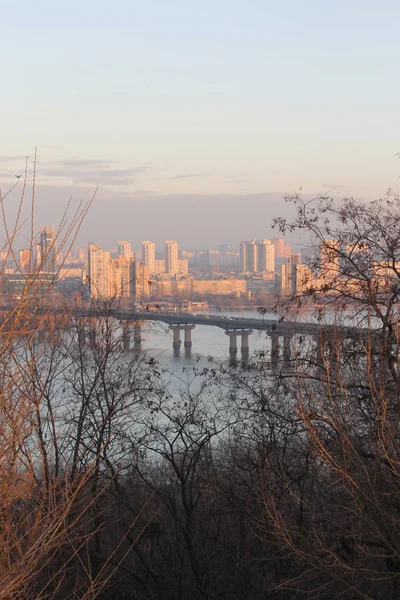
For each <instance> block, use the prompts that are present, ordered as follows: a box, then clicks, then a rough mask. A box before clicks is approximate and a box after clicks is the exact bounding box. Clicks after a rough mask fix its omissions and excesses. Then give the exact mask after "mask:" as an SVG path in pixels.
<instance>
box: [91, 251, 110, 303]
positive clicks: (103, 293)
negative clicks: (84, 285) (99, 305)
mask: <svg viewBox="0 0 400 600" xmlns="http://www.w3.org/2000/svg"><path fill="white" fill-rule="evenodd" d="M88 280H89V290H90V297H91V298H95V299H96V298H109V297H110V296H111V293H112V277H111V257H110V253H109V252H106V251H105V250H102V249H101V247H100V246H99V245H98V244H89V247H88Z"/></svg>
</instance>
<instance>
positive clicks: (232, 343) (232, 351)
mask: <svg viewBox="0 0 400 600" xmlns="http://www.w3.org/2000/svg"><path fill="white" fill-rule="evenodd" d="M252 333H253V330H252V329H229V330H226V331H225V334H226V335H227V336H229V356H230V358H231V362H232V363H236V358H237V351H238V346H237V336H238V335H240V336H241V338H242V340H241V346H240V350H241V354H242V359H243V362H247V360H248V358H249V335H251V334H252Z"/></svg>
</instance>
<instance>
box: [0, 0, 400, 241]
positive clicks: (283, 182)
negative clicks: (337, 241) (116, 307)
mask: <svg viewBox="0 0 400 600" xmlns="http://www.w3.org/2000/svg"><path fill="white" fill-rule="evenodd" d="M0 51H1V56H2V60H1V67H0V73H1V79H0V83H1V90H2V93H1V98H0V104H1V130H0V131H1V147H0V181H1V185H2V188H3V189H5V188H6V187H7V185H9V183H10V181H11V180H12V179H13V178H14V173H15V172H20V171H21V170H22V168H23V159H22V158H21V157H23V156H25V155H26V154H29V155H31V154H32V150H33V148H34V146H37V147H38V155H39V168H38V182H39V198H40V200H41V206H42V209H43V215H45V214H46V213H45V211H46V209H49V210H50V209H51V210H52V211H53V212H54V206H58V205H60V206H61V205H63V204H64V203H65V201H66V199H67V197H68V194H69V193H70V192H72V193H73V195H74V196H76V197H81V196H85V195H87V194H88V193H89V191H90V190H92V189H93V188H94V186H95V185H97V184H98V185H99V186H100V191H99V195H98V203H99V204H98V206H95V208H94V209H93V211H92V219H91V223H90V228H88V231H86V230H85V236H87V237H88V236H89V235H90V236H91V238H92V239H98V240H99V241H102V240H104V242H106V241H107V242H108V241H109V237H110V229H109V228H110V227H111V229H112V230H113V235H114V232H118V231H120V230H122V231H121V237H122V236H124V237H128V235H129V236H130V237H129V238H128V239H130V240H131V241H134V238H135V236H139V237H141V232H142V231H143V229H145V230H146V232H147V233H146V236H144V235H143V237H157V236H160V238H170V237H179V235H180V234H181V238H183V240H182V241H183V243H185V244H186V245H190V244H189V241H190V239H191V235H192V233H191V231H190V230H189V231H188V229H187V228H186V229H185V230H184V229H183V227H182V225H183V224H184V223H187V219H188V218H189V215H188V214H187V210H185V207H186V209H188V210H189V212H190V210H192V209H193V210H195V211H196V213H197V214H198V213H199V212H201V207H202V205H203V204H204V206H207V215H205V214H202V215H200V216H199V219H198V220H197V219H196V224H195V225H196V231H195V232H194V235H195V237H196V236H197V237H198V236H199V231H198V229H199V228H200V229H201V228H203V227H206V226H207V222H208V221H207V218H208V219H211V220H212V219H213V214H212V213H213V211H212V210H210V209H212V208H213V206H214V207H215V218H214V220H212V222H211V229H210V231H207V230H206V231H204V238H205V243H206V242H207V241H208V239H207V234H208V233H209V234H210V236H209V240H210V243H211V241H213V240H214V237H215V236H216V235H217V232H218V231H221V228H222V227H224V228H225V229H224V230H225V231H226V236H225V237H224V236H223V235H221V238H220V239H221V242H224V241H231V242H233V240H234V239H237V240H238V241H239V240H240V239H241V238H246V237H255V236H262V233H261V232H260V233H259V230H261V229H262V227H263V223H262V222H261V220H260V218H257V208H258V207H260V210H262V221H264V219H266V221H265V223H266V225H265V227H266V228H267V227H268V230H267V229H266V233H265V234H266V235H268V234H269V222H268V223H267V221H268V220H269V215H270V212H271V211H275V210H276V207H279V202H280V199H281V197H282V195H283V194H284V193H287V192H289V193H290V192H294V191H296V190H298V189H299V187H300V186H302V188H303V192H305V193H318V192H326V191H328V190H329V191H331V192H332V193H336V194H345V195H347V194H353V195H357V196H364V197H371V196H375V195H381V194H382V193H383V192H384V191H385V190H386V188H387V187H388V186H396V185H397V183H398V182H399V177H398V176H399V174H400V162H399V160H398V159H396V157H395V154H396V152H399V151H400V136H399V134H400V115H399V106H400V101H399V98H400V79H399V65H398V63H399V56H400V3H399V2H398V1H390V2H388V1H386V2H385V1H384V0H381V1H379V2H378V1H377V0H374V1H372V0H363V1H361V0H346V1H343V0H332V1H330V0H322V1H321V0H307V2H300V1H299V0H286V1H285V0H280V1H279V2H277V1H276V0H274V1H271V0H202V1H201V2H199V1H197V2H193V1H192V0H180V1H177V0H170V1H169V2H168V1H166V0H146V1H141V2H138V1H135V0H126V1H125V0H114V2H110V1H107V2H104V1H102V0H96V1H94V0H84V1H83V2H82V1H80V2H77V1H76V0H70V1H69V2H64V3H59V2H54V0H52V1H51V2H50V1H48V0H37V1H36V2H32V1H31V0H20V1H19V2H14V3H12V2H7V3H3V5H2V14H1V36H0ZM237 196H238V197H239V198H237ZM185 198H188V200H187V202H186V201H185ZM229 198H232V206H236V205H240V202H242V204H243V206H245V204H246V203H249V211H248V212H246V211H245V210H244V211H243V212H242V213H240V215H239V216H237V215H236V211H235V210H234V211H233V213H234V214H235V219H234V220H233V215H232V220H231V222H230V223H229V206H230V202H229ZM272 199H275V201H274V202H273V201H272ZM151 203H153V204H151ZM163 203H164V204H163ZM39 204H40V202H39ZM162 204H163V213H165V215H166V216H165V218H164V220H163V222H162V223H160V221H159V220H157V214H156V212H155V211H154V210H153V209H154V208H155V207H158V206H160V205H162ZM169 206H170V209H171V211H172V212H171V211H169V210H168V207H169ZM136 208H138V210H139V209H140V210H139V212H136ZM250 209H251V210H250ZM96 211H97V212H96ZM124 211H126V213H124ZM121 212H122V214H121ZM184 213H186V214H184ZM124 214H126V218H125V219H124ZM135 215H136V216H135ZM148 216H150V218H152V219H153V220H154V233H153V234H152V231H153V229H152V228H151V227H149V223H143V222H141V221H142V219H146V218H148ZM271 216H274V215H271ZM97 217H98V218H97ZM136 217H138V218H136ZM206 217H207V218H206ZM41 218H42V217H41ZM43 218H46V217H45V216H44V217H43ZM128 218H129V222H128ZM121 220H122V224H121V226H120V227H119V224H120V223H121ZM254 222H256V224H257V226H256V227H255V226H254ZM174 226H175V229H176V231H171V228H173V227H174ZM167 227H169V231H167V230H166V229H167ZM252 227H253V229H252ZM164 229H165V233H164ZM89 230H90V231H89ZM214 230H215V236H214V233H212V232H213V231H214ZM256 230H257V231H256ZM124 231H125V233H124ZM251 231H254V236H252V235H251ZM90 232H93V234H91V233H90Z"/></svg>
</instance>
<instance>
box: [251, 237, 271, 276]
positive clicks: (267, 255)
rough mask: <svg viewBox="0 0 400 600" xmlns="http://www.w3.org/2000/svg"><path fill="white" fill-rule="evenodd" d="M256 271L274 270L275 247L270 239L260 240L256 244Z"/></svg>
mask: <svg viewBox="0 0 400 600" xmlns="http://www.w3.org/2000/svg"><path fill="white" fill-rule="evenodd" d="M256 248H257V250H256V252H257V272H260V273H265V272H269V273H273V272H274V271H275V248H274V246H273V244H272V242H271V240H262V241H261V242H257V244H256Z"/></svg>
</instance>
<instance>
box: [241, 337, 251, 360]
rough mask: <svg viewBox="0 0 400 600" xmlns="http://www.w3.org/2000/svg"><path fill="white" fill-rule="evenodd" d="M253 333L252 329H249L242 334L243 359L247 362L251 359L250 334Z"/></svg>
mask: <svg viewBox="0 0 400 600" xmlns="http://www.w3.org/2000/svg"><path fill="white" fill-rule="evenodd" d="M252 333H253V330H252V329H247V330H244V331H242V333H241V336H242V345H241V348H240V349H241V352H242V359H243V362H247V361H248V359H249V354H250V350H249V335H251V334H252Z"/></svg>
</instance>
